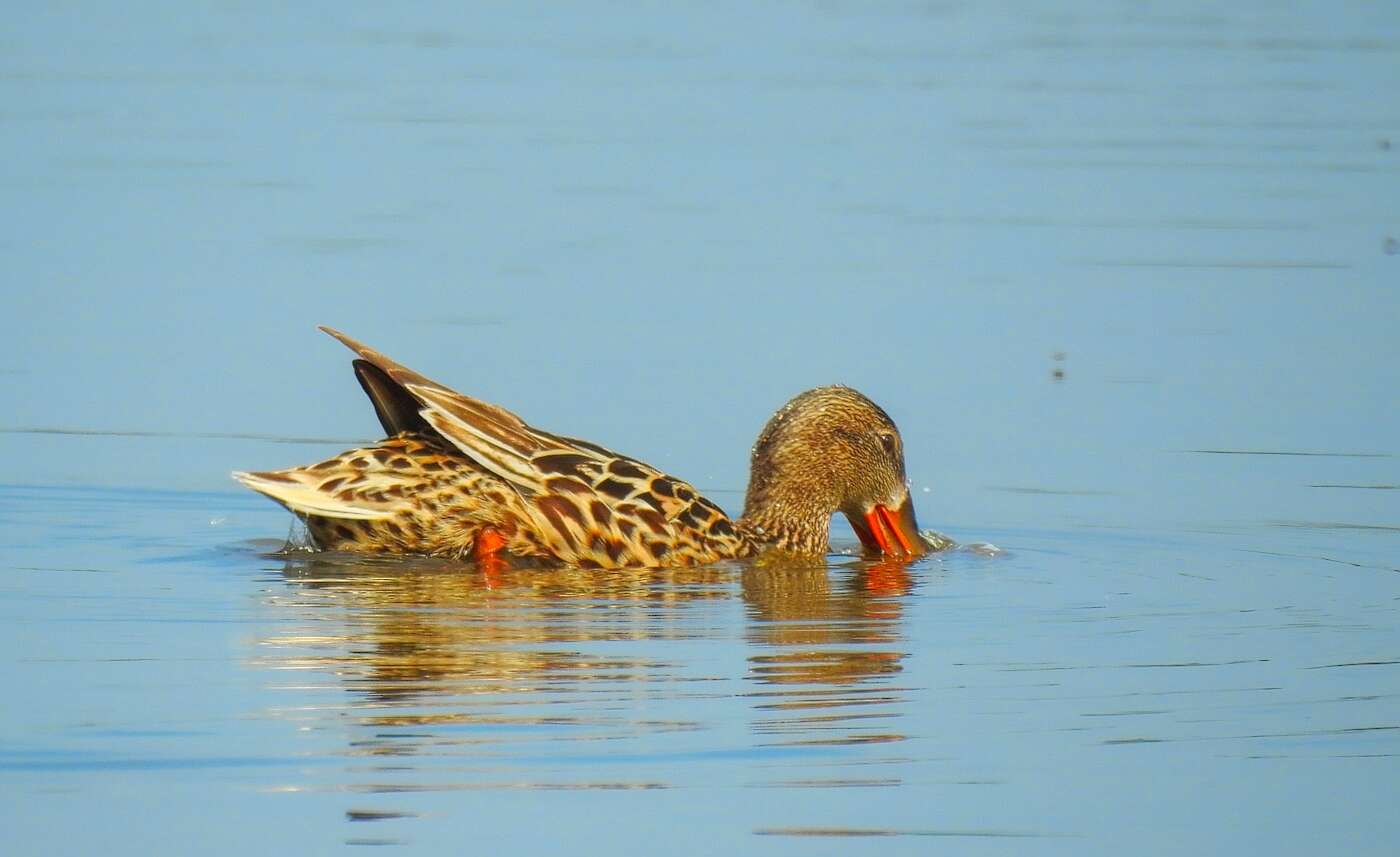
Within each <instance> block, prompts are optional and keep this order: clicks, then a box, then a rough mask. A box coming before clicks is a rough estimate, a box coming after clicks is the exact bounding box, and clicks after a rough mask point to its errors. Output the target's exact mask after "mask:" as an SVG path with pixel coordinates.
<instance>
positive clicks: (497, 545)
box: [472, 527, 510, 589]
mask: <svg viewBox="0 0 1400 857" xmlns="http://www.w3.org/2000/svg"><path fill="white" fill-rule="evenodd" d="M505 546H506V537H505V536H503V535H501V533H500V531H499V530H496V529H493V528H492V527H482V528H481V531H480V532H478V533H477V534H476V544H475V545H474V546H473V547H472V558H473V559H475V560H476V564H477V566H478V567H479V568H480V569H481V574H482V576H483V577H485V578H486V588H487V589H495V588H496V587H497V586H500V584H501V574H502V573H503V572H505V570H506V569H508V568H510V563H508V562H506V559H505V557H504V556H502V555H501V553H502V550H501V549H502V548H504V547H505Z"/></svg>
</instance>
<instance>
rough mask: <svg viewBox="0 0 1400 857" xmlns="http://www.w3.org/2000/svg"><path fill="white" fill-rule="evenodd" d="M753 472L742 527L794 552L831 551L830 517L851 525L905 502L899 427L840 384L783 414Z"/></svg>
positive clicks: (756, 452) (766, 432)
mask: <svg viewBox="0 0 1400 857" xmlns="http://www.w3.org/2000/svg"><path fill="white" fill-rule="evenodd" d="M750 467H751V472H750V478H749V488H748V492H747V495H746V497H745V500H744V515H743V518H742V519H741V520H742V522H743V523H744V525H745V526H746V527H747V528H750V529H752V530H753V531H755V532H758V531H761V537H762V538H763V539H764V540H766V541H769V542H771V543H774V544H776V545H778V546H779V547H782V548H784V549H786V550H791V551H796V552H799V553H821V552H825V551H826V550H827V549H828V537H829V533H830V526H831V521H830V518H831V515H832V513H834V512H838V511H839V512H842V513H844V514H845V515H846V516H847V517H848V518H850V519H851V521H852V524H853V525H854V524H856V523H857V522H863V521H864V518H865V516H866V515H867V514H868V513H869V512H870V510H872V509H874V508H875V507H877V506H884V507H888V508H891V509H893V508H896V507H901V504H902V503H905V502H907V500H908V497H909V488H908V485H907V484H906V483H905V475H904V445H903V441H902V440H901V438H900V436H899V429H898V428H896V427H895V424H894V421H893V420H891V419H890V416H889V414H887V413H885V411H884V409H882V408H881V407H880V406H879V405H877V404H875V403H874V402H872V401H871V400H870V399H868V398H866V397H865V396H864V395H862V394H861V393H859V392H857V391H856V390H853V389H851V388H850V387H844V386H840V385H836V386H830V387H817V388H816V389H812V390H808V391H806V392H805V393H801V394H800V395H798V396H796V397H794V398H793V399H792V400H791V401H789V402H788V403H787V404H785V405H784V406H783V407H782V408H780V409H779V410H778V412H777V413H775V414H774V415H773V417H772V418H771V419H770V420H769V421H768V424H767V425H765V426H764V428H763V431H762V432H761V433H760V434H759V436H758V440H757V441H756V442H755V443H754V447H753V454H752V460H751V463H750ZM910 514H911V516H912V512H911V513H910ZM857 532H858V533H859V529H857Z"/></svg>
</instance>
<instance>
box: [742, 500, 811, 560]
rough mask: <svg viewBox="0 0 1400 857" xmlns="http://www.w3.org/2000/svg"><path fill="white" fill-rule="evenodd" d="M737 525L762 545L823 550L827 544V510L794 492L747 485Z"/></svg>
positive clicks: (796, 550)
mask: <svg viewBox="0 0 1400 857" xmlns="http://www.w3.org/2000/svg"><path fill="white" fill-rule="evenodd" d="M738 523H739V526H740V528H741V529H742V530H743V531H745V532H747V533H748V534H749V537H750V538H751V539H752V540H753V541H755V542H758V543H760V544H762V545H764V546H765V547H773V548H778V549H780V550H785V551H792V552H793V553H803V554H824V553H826V552H827V551H828V550H829V549H830V547H831V512H828V511H824V510H823V509H822V508H821V507H820V505H819V504H815V503H813V502H812V500H811V498H809V497H803V496H801V495H798V494H787V493H774V492H771V491H757V492H756V491H755V490H754V488H753V486H750V488H749V493H748V497H747V499H746V500H745V502H744V515H743V517H742V518H740V519H739V522H738Z"/></svg>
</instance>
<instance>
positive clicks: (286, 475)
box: [233, 470, 393, 521]
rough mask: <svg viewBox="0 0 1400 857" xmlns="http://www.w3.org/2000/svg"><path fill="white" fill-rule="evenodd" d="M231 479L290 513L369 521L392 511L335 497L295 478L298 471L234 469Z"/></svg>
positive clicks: (386, 516)
mask: <svg viewBox="0 0 1400 857" xmlns="http://www.w3.org/2000/svg"><path fill="white" fill-rule="evenodd" d="M233 478H234V479H237V480H238V481H239V482H242V483H243V484H244V485H246V486H247V487H249V488H251V489H253V490H254V491H257V492H258V493H259V494H266V495H267V496H268V497H271V498H272V499H274V500H276V501H277V502H278V503H281V504H282V505H283V506H286V507H287V508H288V509H291V510H292V511H293V512H300V513H301V514H304V515H318V516H321V517H325V518H350V519H353V520H359V521H372V520H377V519H380V518H388V517H391V516H392V514H393V513H392V512H390V511H388V510H385V509H376V508H372V507H370V506H368V505H363V504H356V503H349V502H346V501H343V500H339V499H337V498H336V497H335V496H334V495H331V494H328V493H326V492H324V491H321V490H320V489H318V488H316V486H315V485H313V484H310V483H309V482H307V481H304V480H302V479H299V478H298V471H295V470H291V471H287V470H272V471H265V472H262V473H248V472H245V471H242V470H235V471H234V472H233Z"/></svg>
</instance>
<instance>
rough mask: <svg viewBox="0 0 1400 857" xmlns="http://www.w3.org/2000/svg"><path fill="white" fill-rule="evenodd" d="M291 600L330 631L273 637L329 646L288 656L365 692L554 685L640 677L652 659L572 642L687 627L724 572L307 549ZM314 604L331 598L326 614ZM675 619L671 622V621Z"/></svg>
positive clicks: (714, 595) (720, 590)
mask: <svg viewBox="0 0 1400 857" xmlns="http://www.w3.org/2000/svg"><path fill="white" fill-rule="evenodd" d="M283 575H284V577H285V578H286V580H287V581H289V582H291V583H294V584H296V586H297V588H296V589H295V590H293V595H292V599H291V604H290V605H288V606H295V607H299V608H304V609H305V610H306V611H307V612H306V613H305V614H304V618H306V619H308V620H313V621H317V624H318V626H320V625H321V622H320V621H319V620H325V619H332V620H336V621H337V622H338V625H337V626H333V627H337V628H338V631H337V632H336V633H333V634H332V635H330V636H326V635H322V634H311V635H309V636H300V635H293V636H288V637H283V638H280V639H278V640H276V641H272V642H274V643H275V644H280V645H281V646H283V647H298V646H308V647H312V648H318V649H329V650H330V652H329V653H327V654H325V655H312V656H309V657H304V658H301V659H295V658H294V659H293V660H299V663H297V664H291V663H284V664H283V665H284V666H290V665H299V666H303V667H316V666H321V667H327V668H333V669H334V670H335V671H336V673H337V674H338V675H340V676H341V677H342V678H343V679H344V681H345V683H346V685H347V686H348V687H350V688H352V689H354V690H356V691H357V692H359V693H362V694H364V696H366V697H367V698H369V699H371V700H378V701H392V700H411V699H414V698H418V697H423V696H429V695H435V696H440V695H442V694H453V695H463V694H464V695H479V694H490V693H502V692H516V693H518V692H522V691H530V690H545V689H550V690H555V691H557V690H560V689H561V683H569V682H582V681H590V680H607V681H627V680H645V679H646V678H648V676H649V673H650V672H651V671H653V670H654V669H656V668H657V667H658V666H659V662H657V661H654V660H652V659H650V658H637V657H626V656H615V655H603V654H597V653H594V654H584V653H582V652H580V651H579V650H578V647H579V645H580V644H587V643H593V642H606V641H629V640H665V639H673V638H679V637H687V636H691V635H693V634H694V633H695V629H694V627H693V626H691V625H688V624H687V623H686V622H684V621H682V620H681V617H679V616H677V615H676V614H677V612H678V611H680V610H683V609H684V607H685V605H687V604H688V603H690V602H697V601H712V600H715V599H721V598H725V597H727V595H728V592H729V587H730V584H731V581H732V579H733V576H734V571H733V569H731V568H728V567H725V566H711V567H708V568H700V569H675V570H628V571H598V570H590V571H585V570H581V569H576V570H570V569H560V570H551V571H548V572H541V571H539V570H532V569H490V570H487V571H483V570H481V569H476V568H472V567H470V566H464V565H461V564H457V563H451V562H446V561H438V560H431V559H423V560H417V561H412V562H406V561H402V560H382V559H380V560H376V559H366V558H360V557H347V556H344V555H334V554H310V555H307V556H305V557H298V558H293V559H290V560H288V561H287V563H286V566H285V568H284V569H283ZM323 608H334V609H335V610H336V611H337V612H336V614H335V615H334V616H326V615H325V614H324V613H323V612H322V609H323ZM673 620H675V621H673Z"/></svg>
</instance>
